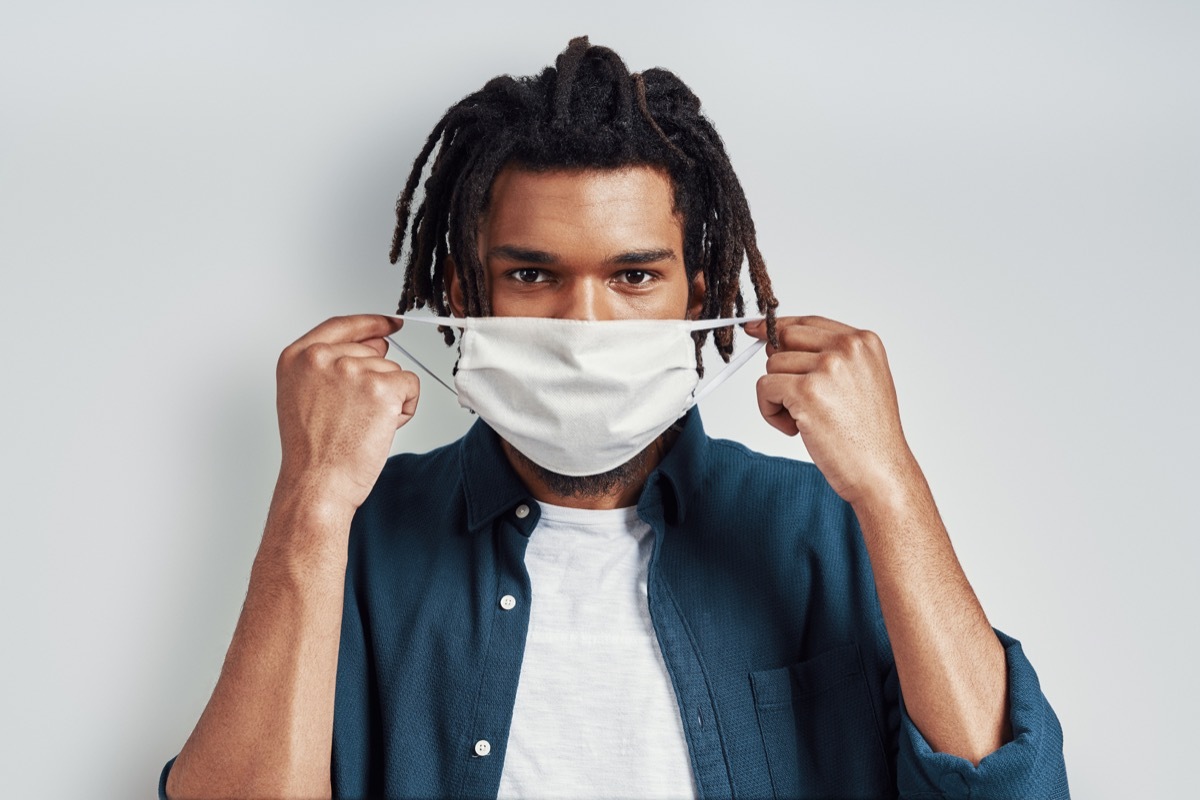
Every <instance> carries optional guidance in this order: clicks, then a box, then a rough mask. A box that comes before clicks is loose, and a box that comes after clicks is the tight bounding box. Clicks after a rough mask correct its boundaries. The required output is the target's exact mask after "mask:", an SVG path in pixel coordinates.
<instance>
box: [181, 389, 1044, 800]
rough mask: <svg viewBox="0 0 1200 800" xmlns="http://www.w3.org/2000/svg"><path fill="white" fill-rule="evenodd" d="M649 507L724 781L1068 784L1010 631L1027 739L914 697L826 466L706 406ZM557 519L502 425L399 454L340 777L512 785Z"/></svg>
mask: <svg viewBox="0 0 1200 800" xmlns="http://www.w3.org/2000/svg"><path fill="white" fill-rule="evenodd" d="M638 513H639V515H640V516H641V518H642V519H643V520H645V522H646V523H648V524H649V525H650V527H651V528H652V530H653V532H654V550H653V555H652V556H651V558H650V564H649V576H648V594H649V606H650V615H651V618H652V620H653V623H654V630H655V633H656V634H657V637H658V642H659V645H660V647H661V648H662V653H663V658H664V660H665V662H666V665H667V670H668V672H669V673H670V677H671V682H672V684H673V685H674V688H675V694H676V698H677V700H678V702H679V711H680V715H681V717H682V719H683V728H684V732H685V735H686V738H687V745H688V751H689V753H690V755H691V762H692V770H693V773H694V775H695V778H696V785H697V787H698V789H699V791H700V793H701V795H702V796H703V797H748V798H758V797H776V798H891V797H906V798H934V797H945V798H996V799H997V800H999V799H1000V798H1003V800H1014V799H1016V798H1021V799H1025V798H1037V799H1038V800H1051V799H1052V798H1066V797H1068V789H1067V777H1066V768H1065V766H1064V763H1063V755H1062V730H1061V728H1060V726H1059V723H1058V720H1057V718H1056V717H1055V715H1054V712H1053V710H1052V709H1051V708H1050V705H1049V703H1047V701H1046V699H1045V697H1044V696H1043V695H1042V692H1041V689H1040V687H1039V684H1038V679H1037V675H1036V674H1035V673H1034V670H1033V668H1032V667H1031V666H1030V664H1029V662H1028V660H1026V658H1025V655H1024V654H1023V652H1022V650H1021V646H1020V644H1019V643H1018V642H1016V641H1015V640H1013V639H1011V638H1009V637H1008V636H1005V635H1004V634H1002V633H999V632H997V636H998V637H999V638H1000V641H1001V642H1002V644H1003V645H1004V648H1005V654H1006V657H1007V665H1008V688H1009V705H1010V714H1011V722H1012V731H1013V740H1012V741H1011V742H1010V743H1008V744H1006V745H1004V746H1003V747H1001V748H1000V749H999V750H997V751H996V752H994V753H992V754H991V755H989V756H988V757H987V758H985V759H984V760H983V761H982V762H981V763H980V764H979V766H978V767H976V766H973V765H972V764H971V763H970V762H968V761H966V760H964V759H961V758H958V757H956V756H950V755H946V754H943V753H935V752H933V751H932V749H931V748H930V747H929V745H928V743H927V742H926V741H925V739H924V738H923V737H922V735H921V733H920V732H919V731H918V730H917V728H916V726H914V725H913V723H912V721H911V720H910V719H909V718H908V716H907V714H906V712H905V710H904V705H903V701H902V697H901V694H900V686H899V682H898V680H897V677H896V670H895V664H894V660H893V656H892V651H891V647H890V646H889V643H888V638H887V631H886V630H885V628H884V624H883V617H882V615H881V613H880V608H879V600H878V598H877V596H876V594H875V588H874V581H873V578H872V574H871V565H870V561H869V559H868V556H867V551H866V546H865V544H864V542H863V539H862V535H861V532H860V530H859V527H858V521H857V519H856V518H855V516H854V513H853V511H852V509H851V508H850V506H849V505H848V504H847V503H846V502H845V501H843V500H842V499H841V498H840V497H838V495H837V494H836V493H835V492H834V491H833V490H832V489H831V488H830V486H829V484H828V483H827V482H826V481H825V479H824V477H823V476H822V475H821V473H820V471H819V470H817V468H816V467H815V466H813V465H812V464H810V463H807V462H801V461H793V460H790V459H784V458H773V457H767V456H763V455H760V454H757V453H754V452H751V451H750V450H748V449H746V448H745V447H743V446H741V445H739V444H736V443H733V442H728V441H722V440H715V439H710V438H708V436H707V435H706V434H705V433H704V429H703V426H702V425H701V422H700V417H699V413H698V412H697V411H696V410H695V409H693V410H692V411H690V412H689V413H688V415H687V416H686V417H685V418H684V420H683V421H682V432H681V433H680V435H679V438H678V440H677V441H676V443H675V445H674V447H672V449H671V451H670V452H669V453H668V455H667V456H666V458H665V459H664V460H663V461H662V463H661V464H660V465H659V467H658V469H656V470H655V471H654V472H653V473H652V474H651V475H650V477H649V479H648V480H647V482H646V486H645V488H644V489H643V491H642V494H641V497H640V499H639V501H638ZM538 519H539V510H538V505H537V502H536V501H535V500H534V499H533V497H531V496H530V494H529V492H528V490H527V489H526V488H525V487H524V485H523V484H522V483H521V481H520V480H519V479H518V478H517V476H516V474H515V473H514V472H513V471H512V469H511V468H510V466H509V464H508V461H507V460H506V458H505V456H504V454H503V452H502V450H501V448H500V443H499V440H498V438H497V436H496V434H495V433H494V432H493V431H492V430H491V429H490V428H488V427H487V425H486V424H485V423H483V422H482V421H479V422H477V423H476V424H475V426H474V427H473V428H472V429H471V430H470V431H469V432H468V433H467V435H466V436H464V437H463V438H462V439H461V440H459V441H458V442H455V443H453V444H451V445H448V446H446V447H443V448H441V449H438V450H435V451H433V452H431V453H428V454H425V455H398V456H394V457H393V458H391V459H390V460H389V461H388V463H387V466H386V467H385V468H384V471H383V474H382V475H381V476H380V478H379V481H378V482H377V484H376V486H375V489H374V491H373V492H372V493H371V496H370V497H369V498H368V500H367V502H366V503H365V504H364V505H363V506H362V508H361V509H359V512H358V514H357V516H356V517H355V520H354V524H353V528H352V530H351V536H350V553H349V566H348V569H347V575H346V598H345V610H344V615H343V623H342V638H341V650H340V654H339V660H338V678H337V697H336V707H335V712H334V736H333V762H332V768H333V771H332V775H333V795H334V797H337V798H385V797H386V798H393V797H394V798H400V797H489V798H490V797H495V796H496V793H497V790H498V788H499V785H500V774H501V770H502V769H503V766H504V754H505V749H506V744H507V740H508V735H509V725H510V723H511V720H512V711H513V703H514V701H515V698H516V692H517V682H518V680H519V678H520V674H521V657H522V653H523V651H524V647H525V636H526V632H527V630H528V623H529V608H530V604H531V603H533V602H536V601H537V600H536V587H531V586H530V582H529V577H528V574H527V573H526V571H525V567H524V553H525V545H526V543H527V542H528V541H529V537H530V536H536V535H537V526H538ZM505 595H512V596H513V597H514V598H516V601H517V603H516V606H515V607H514V608H512V609H511V610H510V609H505V608H502V607H501V605H500V598H501V597H503V596H505ZM561 702H562V703H564V704H567V703H570V702H571V698H570V697H563V698H561ZM480 742H487V743H488V747H482V746H478V744H479V743H480ZM485 752H486V754H481V753H485ZM169 767H170V765H169V764H168V767H167V769H169ZM165 776H166V770H164V775H163V782H164V785H165ZM596 788H597V793H598V795H603V794H604V787H603V786H597V787H596ZM681 788H682V787H681Z"/></svg>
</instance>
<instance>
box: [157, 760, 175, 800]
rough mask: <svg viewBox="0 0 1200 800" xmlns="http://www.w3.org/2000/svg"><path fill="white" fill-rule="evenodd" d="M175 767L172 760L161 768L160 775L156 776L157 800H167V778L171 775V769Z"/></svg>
mask: <svg viewBox="0 0 1200 800" xmlns="http://www.w3.org/2000/svg"><path fill="white" fill-rule="evenodd" d="M175 758H178V756H176V757H175ZM174 765H175V759H174V758H172V759H171V760H170V761H168V762H167V765H166V766H165V767H163V770H162V774H161V775H159V776H158V800H169V799H168V798H167V776H168V775H170V774H171V767H172V766H174Z"/></svg>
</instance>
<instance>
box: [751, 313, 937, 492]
mask: <svg viewBox="0 0 1200 800" xmlns="http://www.w3.org/2000/svg"><path fill="white" fill-rule="evenodd" d="M777 325H778V327H777V330H778V335H779V344H780V347H779V348H775V347H772V346H770V345H768V346H767V374H766V375H764V376H762V377H761V378H759V379H758V408H759V411H761V412H762V415H763V418H764V419H766V421H767V422H769V423H770V424H771V425H773V426H774V427H776V428H778V429H779V430H781V431H783V432H784V433H786V434H787V435H789V436H795V435H796V434H797V433H799V434H800V436H801V438H802V439H803V441H804V446H805V447H806V448H808V453H809V455H810V456H811V457H812V460H813V463H814V464H816V465H817V468H818V469H820V470H821V473H822V474H823V475H824V476H825V479H826V480H827V481H829V484H830V486H832V487H833V489H834V491H836V492H837V493H838V494H839V495H840V496H841V497H842V499H844V500H846V501H847V502H849V503H851V504H856V503H858V502H860V501H862V500H873V499H876V498H879V499H882V498H887V497H890V496H892V495H893V494H894V493H895V492H897V491H900V490H902V489H903V488H905V487H906V486H908V485H909V484H910V482H911V481H912V480H913V478H914V475H915V474H917V473H919V468H917V467H916V461H915V459H914V458H913V456H912V452H911V451H910V450H909V448H908V443H907V442H906V441H905V439H904V432H903V430H902V429H901V427H900V410H899V407H898V405H897V403H896V389H895V385H894V384H893V383H892V373H891V370H890V369H889V368H888V362H887V354H886V353H885V352H884V349H883V342H881V341H880V339H879V337H878V336H876V335H875V334H874V333H872V332H871V331H865V330H858V329H856V328H852V327H850V326H849V325H843V324H842V323H840V322H834V321H833V320H830V319H825V318H824V317H815V316H809V317H784V318H780V319H779V321H778V323H777ZM746 332H747V333H749V334H750V335H751V336H754V337H756V338H758V339H766V338H767V331H766V324H765V323H763V322H756V323H751V324H749V325H747V326H746Z"/></svg>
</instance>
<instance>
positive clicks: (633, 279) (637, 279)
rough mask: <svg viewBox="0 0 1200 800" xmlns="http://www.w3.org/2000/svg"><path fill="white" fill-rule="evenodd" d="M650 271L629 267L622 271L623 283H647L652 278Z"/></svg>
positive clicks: (635, 284)
mask: <svg viewBox="0 0 1200 800" xmlns="http://www.w3.org/2000/svg"><path fill="white" fill-rule="evenodd" d="M650 277H651V276H650V273H649V272H647V271H646V270H644V269H627V270H625V271H624V272H622V273H621V278H622V279H623V280H622V281H621V282H622V283H629V284H633V285H634V286H637V285H638V284H642V283H647V282H648V281H649V280H650Z"/></svg>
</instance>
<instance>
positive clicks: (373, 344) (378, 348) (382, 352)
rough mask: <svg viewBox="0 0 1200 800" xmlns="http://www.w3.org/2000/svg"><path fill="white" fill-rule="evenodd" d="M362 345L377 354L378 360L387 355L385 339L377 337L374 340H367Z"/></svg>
mask: <svg viewBox="0 0 1200 800" xmlns="http://www.w3.org/2000/svg"><path fill="white" fill-rule="evenodd" d="M362 344H363V345H364V346H366V347H369V348H371V349H372V350H374V351H375V352H376V353H378V354H379V356H380V358H382V357H383V356H386V355H387V352H388V342H387V339H384V338H383V337H379V338H376V339H367V340H365V341H364V342H362Z"/></svg>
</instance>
